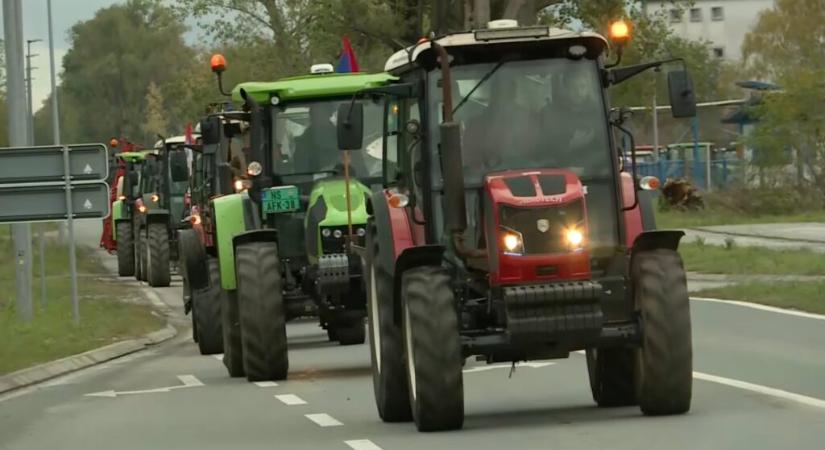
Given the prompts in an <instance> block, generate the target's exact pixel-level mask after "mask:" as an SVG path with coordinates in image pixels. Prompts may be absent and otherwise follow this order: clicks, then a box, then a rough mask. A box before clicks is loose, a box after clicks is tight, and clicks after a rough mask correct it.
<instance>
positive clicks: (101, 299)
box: [0, 227, 164, 374]
mask: <svg viewBox="0 0 825 450" xmlns="http://www.w3.org/2000/svg"><path fill="white" fill-rule="evenodd" d="M4 229H5V230H4ZM34 229H35V228H34V227H33V231H34ZM36 244H37V243H36V242H35V245H33V251H34V255H33V256H34V258H33V264H34V268H33V269H34V280H33V283H32V284H33V288H32V297H33V303H34V305H35V314H34V320H32V321H31V322H29V323H23V322H22V321H20V320H19V319H18V317H17V312H16V308H15V292H16V290H15V274H14V261H13V259H12V258H11V256H12V248H11V242H10V240H9V238H8V227H0V255H2V256H0V374H4V373H8V372H12V371H15V370H18V369H22V368H25V367H29V366H32V365H35V364H39V363H43V362H47V361H51V360H54V359H58V358H62V357H65V356H69V355H73V354H76V353H82V352H84V351H88V350H91V349H94V348H97V347H101V346H104V345H108V344H111V343H113V342H117V341H119V340H123V339H128V338H132V337H138V336H141V335H143V334H146V333H147V332H150V331H153V330H156V329H159V328H161V327H162V326H163V324H164V321H163V319H162V318H160V317H158V316H156V315H155V314H153V312H152V310H151V308H150V307H149V306H147V305H146V304H145V302H143V301H142V300H141V299H142V297H141V294H140V292H139V291H138V289H137V288H136V287H133V286H128V285H124V284H123V283H120V282H118V281H117V280H116V279H114V278H112V277H110V276H109V275H108V274H107V273H106V271H105V269H104V268H103V266H102V265H101V263H100V261H98V260H97V259H95V257H94V254H93V253H91V252H90V251H87V250H84V249H78V253H77V262H78V273H79V277H78V294H79V297H80V317H81V323H80V325H79V326H75V325H74V324H73V323H72V307H71V297H70V294H69V291H70V279H69V277H68V252H67V251H66V249H65V247H62V246H59V245H57V244H54V243H51V244H50V245H49V246H48V247H47V251H46V253H45V255H46V274H47V276H46V293H47V302H46V306H45V307H42V305H41V304H40V298H41V297H40V280H39V278H38V274H39V267H38V265H37V264H38V260H39V255H38V253H37V245H36Z"/></svg>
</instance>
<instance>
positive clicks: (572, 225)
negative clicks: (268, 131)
mask: <svg viewBox="0 0 825 450" xmlns="http://www.w3.org/2000/svg"><path fill="white" fill-rule="evenodd" d="M622 25H624V24H622ZM613 31H614V35H613V36H612V37H613V38H614V39H613V40H612V44H613V47H612V48H611V45H610V44H611V42H608V40H607V39H605V38H604V37H602V36H601V35H599V34H596V33H591V32H573V31H569V30H562V29H556V28H549V27H546V26H538V27H518V26H517V25H516V24H515V23H514V22H513V21H496V22H491V23H490V24H489V26H488V28H486V29H481V30H475V31H469V32H462V33H455V34H449V35H446V36H442V37H439V38H434V39H424V40H422V41H420V42H419V43H418V44H416V45H415V46H412V47H409V48H407V49H404V50H402V51H399V52H397V53H396V54H394V55H393V56H392V57H390V58H389V60H388V61H387V64H386V66H385V70H386V71H387V72H389V73H391V74H393V75H395V76H397V77H398V78H399V81H398V83H397V84H395V85H394V86H392V87H391V88H386V87H385V88H377V89H372V90H365V91H363V92H361V93H360V95H361V96H364V97H371V96H382V97H384V98H385V99H386V100H385V102H386V103H385V104H386V105H388V107H387V108H385V112H386V111H389V110H393V109H396V108H397V111H398V113H397V121H396V123H397V124H398V125H397V126H396V127H395V128H386V129H385V139H391V138H393V139H397V140H398V142H397V149H398V152H397V153H398V154H397V159H398V170H397V171H391V170H387V171H385V172H384V184H385V189H384V190H383V192H377V193H375V194H373V195H372V197H371V199H370V204H371V210H372V211H373V212H374V214H373V216H372V218H371V224H370V226H369V227H368V236H367V261H368V263H367V273H368V286H369V290H368V305H369V307H370V312H369V319H370V327H369V328H370V332H371V333H372V339H370V340H371V341H372V342H379V343H380V345H373V348H372V355H373V372H374V377H373V379H374V381H375V389H376V400H377V404H378V409H379V414H380V415H381V417H382V418H383V419H384V420H388V421H395V420H400V419H401V418H403V417H407V416H409V415H410V414H412V416H413V418H414V419H415V421H416V425H417V426H418V428H419V429H421V430H438V429H449V428H457V427H460V426H461V423H462V420H463V394H462V387H461V376H462V375H461V367H462V365H463V361H464V359H465V358H468V357H476V358H477V359H478V360H480V361H484V362H486V363H496V362H510V363H514V364H515V363H517V362H519V361H524V360H531V359H547V358H565V357H567V356H568V355H569V354H570V353H571V352H573V351H576V350H582V349H585V350H587V352H588V363H589V367H590V368H591V373H590V377H591V384H592V386H593V389H594V391H593V395H594V398H596V400H597V402H598V403H599V404H608V403H610V402H611V401H617V400H616V399H619V400H618V401H621V402H631V403H633V402H639V403H640V405H641V406H642V409H643V411H646V412H647V411H654V410H655V411H657V413H677V412H684V411H685V410H687V408H688V407H689V404H690V388H689V385H690V363H689V361H690V351H689V342H688V343H685V342H684V338H685V336H688V339H689V328H690V321H689V316H685V311H687V306H686V302H687V295H686V291H685V286H684V273H683V272H684V271H683V269H682V266H681V262H680V261H679V256H678V253H676V246H677V245H678V241H679V238H680V237H681V233H680V232H665V231H655V224H654V223H653V214H652V205H651V203H650V201H649V198H648V196H647V195H646V193H645V189H648V188H651V187H654V186H656V185H657V182H656V180H652V179H640V178H638V177H636V176H635V173H628V172H625V171H623V170H622V165H621V161H622V156H623V155H622V154H621V150H620V147H619V146H618V145H617V142H616V140H614V136H615V135H627V136H628V137H629V139H630V141H631V144H632V136H631V135H630V134H629V133H628V132H627V131H626V129H625V128H624V127H623V125H622V121H621V117H619V118H614V117H611V116H612V115H611V110H610V106H609V98H608V88H609V87H610V86H611V85H614V84H617V83H620V82H622V81H624V80H626V79H628V78H630V77H632V76H633V75H636V74H638V73H641V72H643V71H644V70H646V69H650V68H654V67H659V66H662V65H664V64H666V63H677V65H678V63H680V62H681V60H669V61H655V62H651V63H645V64H640V65H635V66H624V67H620V66H618V63H619V61H620V58H621V51H622V45H623V43H624V42H625V41H626V40H627V38H628V29H627V27H626V26H624V28H622V27H621V26H617V27H613ZM668 79H669V82H670V91H671V106H672V110H673V113H674V116H676V117H685V116H690V115H692V114H693V113H694V110H695V103H694V101H693V94H692V89H691V86H690V79H689V76H688V75H687V72H686V71H685V70H684V69H683V68H679V69H678V70H673V71H671V72H670V73H669V74H668ZM353 115H354V116H356V118H355V119H351V120H350V123H349V124H347V123H345V124H343V125H341V124H339V136H342V137H343V138H344V139H345V140H348V139H354V140H357V138H358V135H359V131H358V127H357V126H353V124H356V125H357V124H358V121H359V118H358V117H357V116H358V111H356V110H353ZM619 116H620V115H619ZM389 122H390V121H389V118H388V117H387V116H385V123H389ZM401 124H403V126H401ZM633 147H634V146H633V145H630V147H629V148H631V149H632V148H633ZM386 150H387V149H386V148H385V151H386ZM630 156H631V159H633V156H634V155H633V154H631V155H630ZM635 166H636V165H635V164H632V165H631V167H630V169H631V171H632V170H635ZM657 265H661V269H660V270H659V269H656V270H653V269H654V268H655V266H657ZM653 284H655V285H656V286H657V288H656V289H659V291H656V292H646V291H645V289H647V288H648V287H649V286H652V285H653ZM388 292H389V293H392V294H391V295H388V294H386V293H388ZM644 296H647V297H645V298H641V297H644ZM665 309H667V310H668V311H669V312H672V313H673V314H665V315H664V316H663V315H661V314H659V313H658V312H657V311H659V312H661V311H664V310H665ZM650 311H653V312H655V314H656V316H655V318H653V319H649V318H647V314H648V312H650ZM651 314H652V313H651ZM640 317H642V318H643V319H642V320H640ZM651 317H652V315H651ZM643 327H644V329H643ZM670 327H672V328H673V329H674V330H678V331H675V332H672V333H671V332H670V331H669V330H668V328H670ZM665 330H668V331H665ZM645 339H659V340H663V341H666V340H668V339H675V340H674V341H673V342H667V345H671V344H672V345H673V346H674V348H678V349H680V350H679V351H680V352H681V353H679V354H678V355H674V358H665V359H657V355H656V354H655V352H653V353H650V352H647V351H648V349H649V348H651V347H653V346H655V345H660V343H658V342H657V343H655V344H654V345H651V346H648V347H645V343H644V340H645ZM676 341H679V342H676ZM640 343H641V345H640ZM685 345H687V347H685ZM628 348H632V349H631V350H628ZM685 349H686V350H685ZM682 350H684V351H682ZM646 352H647V353H646ZM651 352H652V350H651ZM402 356H403V358H402ZM634 358H638V359H639V360H641V361H643V362H642V364H649V365H650V366H657V367H656V368H653V369H650V372H649V373H645V374H644V375H643V376H642V375H640V377H643V378H644V379H643V380H641V381H640V382H641V383H642V384H643V386H642V387H641V388H640V389H641V391H640V392H642V393H641V394H639V395H640V396H639V397H638V398H637V396H636V393H635V392H631V390H627V389H626V388H627V386H631V387H632V386H633V383H632V382H629V381H628V382H626V383H625V384H624V385H621V386H617V385H614V384H610V383H607V384H605V383H604V382H603V380H605V379H606V378H609V377H614V378H615V377H620V378H621V377H624V378H627V377H630V378H629V379H632V377H633V376H634V375H633V373H627V372H621V371H622V370H626V369H627V368H628V367H631V368H632V367H633V363H632V360H634ZM646 358H647V359H646ZM616 361H618V362H616ZM645 361H646V362H645ZM668 364H670V365H671V366H670V367H668V368H666V369H665V368H664V366H667V365H668ZM658 366H662V367H658ZM659 370H662V371H659ZM657 371H658V372H657ZM620 372H621V373H620ZM660 373H667V374H669V375H668V376H671V375H672V376H676V377H677V378H678V379H679V383H681V384H679V386H678V388H674V390H673V391H672V392H671V393H669V394H668V395H664V394H663V393H662V391H661V389H663V387H664V386H675V385H673V384H672V383H673V380H666V379H659V378H656V376H655V375H656V374H660ZM645 383H646V384H645ZM605 386H606V387H605ZM613 388H615V389H618V391H615V392H614V391H611V392H606V391H604V389H607V390H610V389H613ZM622 389H624V390H622ZM409 390H412V391H413V392H410V393H409V395H408V394H407V392H409ZM669 396H672V398H670V397H669Z"/></svg>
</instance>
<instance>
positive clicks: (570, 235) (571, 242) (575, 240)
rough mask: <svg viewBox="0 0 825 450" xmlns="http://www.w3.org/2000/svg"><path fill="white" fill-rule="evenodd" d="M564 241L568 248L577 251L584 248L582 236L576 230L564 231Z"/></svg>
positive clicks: (579, 231)
mask: <svg viewBox="0 0 825 450" xmlns="http://www.w3.org/2000/svg"><path fill="white" fill-rule="evenodd" d="M564 239H565V240H566V241H567V245H568V246H570V248H573V249H578V248H581V247H583V246H584V234H583V233H582V232H581V230H579V229H577V228H568V229H566V230H564Z"/></svg>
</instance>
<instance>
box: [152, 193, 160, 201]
mask: <svg viewBox="0 0 825 450" xmlns="http://www.w3.org/2000/svg"><path fill="white" fill-rule="evenodd" d="M150 199H151V200H152V202H153V203H157V202H159V201H160V195H158V194H152V196H151V197H150Z"/></svg>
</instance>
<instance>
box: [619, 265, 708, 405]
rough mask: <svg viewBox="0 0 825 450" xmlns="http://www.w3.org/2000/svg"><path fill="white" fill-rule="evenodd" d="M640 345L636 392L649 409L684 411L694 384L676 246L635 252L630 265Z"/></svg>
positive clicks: (686, 302) (681, 270)
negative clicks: (637, 313) (639, 321)
mask: <svg viewBox="0 0 825 450" xmlns="http://www.w3.org/2000/svg"><path fill="white" fill-rule="evenodd" d="M631 276H632V279H633V293H634V299H635V303H636V308H637V309H638V311H639V314H640V318H641V324H642V345H641V347H640V348H639V349H638V350H637V351H636V397H637V398H638V400H639V407H640V408H641V410H642V412H643V413H644V414H647V415H665V414H682V413H685V412H687V411H688V410H689V409H690V401H691V395H692V388H693V346H692V342H691V324H690V298H689V297H688V293H687V283H686V281H685V269H684V266H683V265H682V259H681V258H680V257H679V254H678V253H677V252H676V251H674V250H668V249H654V250H646V251H640V252H638V253H636V254H635V255H633V266H632V271H631Z"/></svg>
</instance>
